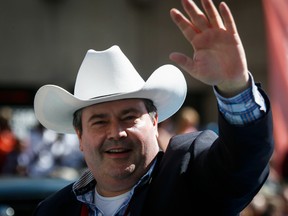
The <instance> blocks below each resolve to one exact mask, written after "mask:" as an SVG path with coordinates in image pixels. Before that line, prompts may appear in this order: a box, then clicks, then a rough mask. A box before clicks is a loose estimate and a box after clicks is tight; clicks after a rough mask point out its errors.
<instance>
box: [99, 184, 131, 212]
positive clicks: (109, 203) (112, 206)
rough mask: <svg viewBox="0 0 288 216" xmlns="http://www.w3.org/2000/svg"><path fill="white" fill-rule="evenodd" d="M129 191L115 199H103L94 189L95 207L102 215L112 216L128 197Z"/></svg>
mask: <svg viewBox="0 0 288 216" xmlns="http://www.w3.org/2000/svg"><path fill="white" fill-rule="evenodd" d="M129 193H130V191H128V192H126V193H124V194H121V195H119V196H115V197H103V196H101V195H100V194H99V193H98V192H97V190H96V188H95V205H96V207H97V208H98V209H100V210H101V211H102V212H103V214H104V215H114V214H115V213H116V212H117V211H118V209H119V208H120V206H121V205H122V203H123V202H125V200H126V199H127V197H128V196H129Z"/></svg>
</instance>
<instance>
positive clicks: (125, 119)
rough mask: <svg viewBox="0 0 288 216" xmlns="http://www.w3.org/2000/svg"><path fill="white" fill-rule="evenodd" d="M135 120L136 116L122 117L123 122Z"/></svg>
mask: <svg viewBox="0 0 288 216" xmlns="http://www.w3.org/2000/svg"><path fill="white" fill-rule="evenodd" d="M136 118H138V116H136V115H127V116H124V118H123V120H124V121H130V120H134V119H136Z"/></svg>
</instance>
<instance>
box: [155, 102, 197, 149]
mask: <svg viewBox="0 0 288 216" xmlns="http://www.w3.org/2000/svg"><path fill="white" fill-rule="evenodd" d="M199 125H200V115H199V113H198V111H197V110H196V109H195V108H193V107H192V106H185V107H182V108H181V109H180V110H179V111H178V112H177V113H176V114H175V115H174V116H172V117H170V118H169V119H166V120H165V121H163V122H161V123H160V124H159V127H158V133H159V136H158V143H159V146H160V148H161V149H162V150H163V151H165V150H166V148H167V145H168V143H169V141H170V139H171V137H172V136H174V135H176V134H183V133H189V132H195V131H197V130H198V129H199Z"/></svg>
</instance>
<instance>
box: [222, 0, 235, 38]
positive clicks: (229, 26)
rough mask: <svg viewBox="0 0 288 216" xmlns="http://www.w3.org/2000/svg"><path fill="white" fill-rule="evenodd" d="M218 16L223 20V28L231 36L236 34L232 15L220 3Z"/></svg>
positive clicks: (223, 4)
mask: <svg viewBox="0 0 288 216" xmlns="http://www.w3.org/2000/svg"><path fill="white" fill-rule="evenodd" d="M219 10H220V14H221V16H222V18H223V22H224V26H225V28H226V30H227V31H228V32H230V33H231V34H237V27H236V24H235V21H234V18H233V15H232V13H231V11H230V9H229V7H228V6H227V4H226V3H224V2H221V3H220V5H219Z"/></svg>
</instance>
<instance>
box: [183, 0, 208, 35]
mask: <svg viewBox="0 0 288 216" xmlns="http://www.w3.org/2000/svg"><path fill="white" fill-rule="evenodd" d="M182 5H183V8H184V10H185V12H186V13H187V14H188V15H189V17H190V19H191V22H192V23H193V25H194V26H195V28H197V29H198V31H199V30H200V31H203V30H205V29H207V28H208V27H209V21H208V19H207V17H206V16H205V14H204V13H203V12H202V11H201V10H200V9H199V7H198V6H197V5H196V4H195V2H194V1H192V0H182Z"/></svg>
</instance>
